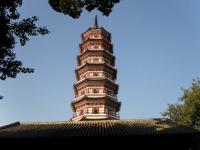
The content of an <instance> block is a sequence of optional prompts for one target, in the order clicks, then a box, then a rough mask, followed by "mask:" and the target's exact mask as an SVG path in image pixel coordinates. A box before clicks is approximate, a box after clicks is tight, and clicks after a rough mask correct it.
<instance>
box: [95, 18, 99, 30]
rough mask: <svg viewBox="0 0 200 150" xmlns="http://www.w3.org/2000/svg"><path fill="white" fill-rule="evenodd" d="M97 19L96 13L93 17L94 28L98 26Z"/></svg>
mask: <svg viewBox="0 0 200 150" xmlns="http://www.w3.org/2000/svg"><path fill="white" fill-rule="evenodd" d="M98 27H99V25H98V19H97V15H95V19H94V28H98Z"/></svg>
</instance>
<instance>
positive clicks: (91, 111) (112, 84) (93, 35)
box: [71, 16, 121, 121]
mask: <svg viewBox="0 0 200 150" xmlns="http://www.w3.org/2000/svg"><path fill="white" fill-rule="evenodd" d="M81 39H82V42H81V44H80V45H79V47H80V54H79V55H78V56H77V62H78V66H77V68H76V70H75V74H76V79H77V82H76V83H75V84H74V92H75V98H74V99H73V100H72V102H71V106H72V110H73V111H74V115H73V117H72V120H74V121H80V120H98V119H99V120H102V119H119V114H118V112H119V110H120V106H121V102H120V101H119V100H118V99H117V93H118V88H119V86H118V84H117V83H116V77H117V76H116V75H117V70H116V68H115V56H114V55H113V45H112V42H111V34H110V33H109V32H108V31H106V30H105V29H104V28H103V27H99V26H98V20H97V16H95V21H94V26H93V27H90V28H89V29H88V30H86V31H85V32H84V33H82V34H81Z"/></svg>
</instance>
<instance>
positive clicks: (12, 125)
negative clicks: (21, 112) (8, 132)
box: [0, 121, 20, 130]
mask: <svg viewBox="0 0 200 150" xmlns="http://www.w3.org/2000/svg"><path fill="white" fill-rule="evenodd" d="M18 125H20V122H19V121H17V122H14V123H10V124H8V125H5V126H2V127H0V130H1V129H6V128H10V127H14V126H18Z"/></svg>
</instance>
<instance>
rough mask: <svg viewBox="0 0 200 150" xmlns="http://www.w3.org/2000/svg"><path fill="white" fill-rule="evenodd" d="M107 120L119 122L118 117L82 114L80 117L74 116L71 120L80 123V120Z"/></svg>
mask: <svg viewBox="0 0 200 150" xmlns="http://www.w3.org/2000/svg"><path fill="white" fill-rule="evenodd" d="M107 119H114V120H119V116H112V115H109V114H84V115H81V116H75V117H73V118H72V119H71V120H72V121H81V120H107Z"/></svg>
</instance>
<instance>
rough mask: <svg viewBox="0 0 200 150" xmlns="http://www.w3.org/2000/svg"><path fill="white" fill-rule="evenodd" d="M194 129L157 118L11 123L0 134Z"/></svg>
mask: <svg viewBox="0 0 200 150" xmlns="http://www.w3.org/2000/svg"><path fill="white" fill-rule="evenodd" d="M194 133H196V131H195V130H193V129H190V128H185V127H181V126H177V125H174V124H172V123H171V122H170V121H168V120H161V119H132V120H96V121H78V122H74V121H66V122H33V123H31V122H29V123H19V122H18V123H14V124H11V125H8V126H4V127H1V128H0V138H5V137H14V138H19V137H22V138H27V137H91V136H137V135H162V134H194Z"/></svg>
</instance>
